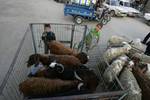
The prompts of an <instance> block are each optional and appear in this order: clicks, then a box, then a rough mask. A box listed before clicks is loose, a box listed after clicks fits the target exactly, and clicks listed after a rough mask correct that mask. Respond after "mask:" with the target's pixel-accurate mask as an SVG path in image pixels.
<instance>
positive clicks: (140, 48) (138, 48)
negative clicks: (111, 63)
mask: <svg viewBox="0 0 150 100" xmlns="http://www.w3.org/2000/svg"><path fill="white" fill-rule="evenodd" d="M131 46H132V50H133V52H139V53H141V52H144V51H145V50H146V45H144V44H142V43H141V39H135V40H133V41H132V42H131Z"/></svg>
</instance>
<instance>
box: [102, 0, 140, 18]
mask: <svg viewBox="0 0 150 100" xmlns="http://www.w3.org/2000/svg"><path fill="white" fill-rule="evenodd" d="M103 5H104V6H105V7H107V8H109V9H110V11H111V15H112V16H127V15H128V16H137V15H139V14H140V12H139V11H138V10H136V9H134V8H132V7H131V2H129V0H119V1H118V0H106V1H105V2H104V3H103Z"/></svg>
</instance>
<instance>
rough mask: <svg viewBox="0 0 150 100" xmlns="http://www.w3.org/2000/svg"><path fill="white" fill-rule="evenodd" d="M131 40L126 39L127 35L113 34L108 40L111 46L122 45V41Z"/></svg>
mask: <svg viewBox="0 0 150 100" xmlns="http://www.w3.org/2000/svg"><path fill="white" fill-rule="evenodd" d="M128 41H129V40H128V39H126V38H125V37H121V36H116V35H114V36H111V37H110V38H109V40H108V45H109V46H120V45H123V44H122V42H128Z"/></svg>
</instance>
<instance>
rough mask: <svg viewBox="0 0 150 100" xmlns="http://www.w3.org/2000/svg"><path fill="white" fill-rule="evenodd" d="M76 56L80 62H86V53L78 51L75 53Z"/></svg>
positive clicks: (87, 58)
mask: <svg viewBox="0 0 150 100" xmlns="http://www.w3.org/2000/svg"><path fill="white" fill-rule="evenodd" d="M76 57H77V58H78V59H79V60H80V62H81V63H82V64H86V63H87V62H88V60H89V56H88V55H87V54H86V53H84V52H80V53H78V54H77V55H76Z"/></svg>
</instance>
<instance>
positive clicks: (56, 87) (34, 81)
mask: <svg viewBox="0 0 150 100" xmlns="http://www.w3.org/2000/svg"><path fill="white" fill-rule="evenodd" d="M83 86H84V83H82V82H80V81H79V80H71V81H63V80H60V79H45V78H29V79H27V80H25V81H23V82H22V83H20V84H19V91H20V92H21V93H23V95H24V96H25V97H30V98H38V97H48V96H56V94H59V93H64V92H68V91H71V90H73V89H76V90H78V91H80V90H81V89H82V88H81V87H83Z"/></svg>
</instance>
